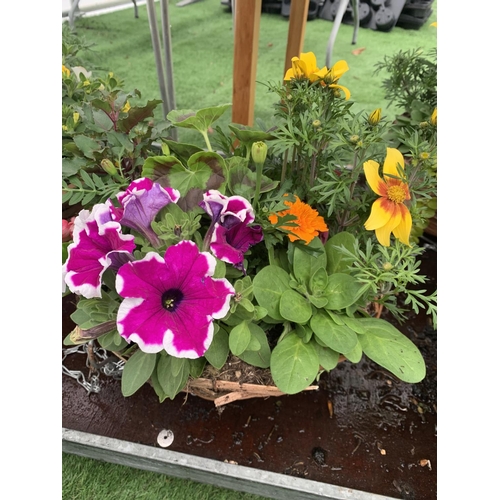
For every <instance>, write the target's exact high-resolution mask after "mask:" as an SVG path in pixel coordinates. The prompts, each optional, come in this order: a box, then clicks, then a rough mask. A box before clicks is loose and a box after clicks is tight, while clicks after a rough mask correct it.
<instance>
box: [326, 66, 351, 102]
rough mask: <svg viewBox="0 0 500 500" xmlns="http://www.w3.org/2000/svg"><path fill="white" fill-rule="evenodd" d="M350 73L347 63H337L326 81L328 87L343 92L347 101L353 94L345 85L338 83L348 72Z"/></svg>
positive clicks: (327, 75)
mask: <svg viewBox="0 0 500 500" xmlns="http://www.w3.org/2000/svg"><path fill="white" fill-rule="evenodd" d="M346 71H349V66H348V65H347V62H346V61H344V60H342V61H337V62H336V63H335V64H334V65H333V66H332V67H331V68H330V69H329V70H328V71H327V72H326V74H325V76H324V80H325V82H326V83H327V85H328V86H329V87H330V88H331V89H333V90H336V89H338V90H342V92H344V94H345V99H346V101H348V100H349V98H350V97H351V92H350V91H349V89H348V88H347V87H344V86H343V85H339V84H338V81H339V80H340V77H341V76H342V75H343V74H344V73H345V72H346Z"/></svg>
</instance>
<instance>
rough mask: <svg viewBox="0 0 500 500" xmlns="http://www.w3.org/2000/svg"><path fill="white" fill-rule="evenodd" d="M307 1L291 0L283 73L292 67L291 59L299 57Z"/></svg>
mask: <svg viewBox="0 0 500 500" xmlns="http://www.w3.org/2000/svg"><path fill="white" fill-rule="evenodd" d="M308 12H309V0H292V1H291V2H290V19H289V24H288V41H287V45H286V56H285V71H284V72H283V76H285V73H286V72H287V70H288V69H290V68H291V67H292V57H294V56H297V57H299V56H300V53H301V52H302V47H303V45H304V36H305V34H306V24H307V14H308Z"/></svg>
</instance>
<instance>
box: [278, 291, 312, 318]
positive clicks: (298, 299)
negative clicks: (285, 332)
mask: <svg viewBox="0 0 500 500" xmlns="http://www.w3.org/2000/svg"><path fill="white" fill-rule="evenodd" d="M279 311H280V314H281V316H283V318H285V319H286V320H288V321H291V322H293V323H299V324H304V323H307V322H308V321H309V318H310V317H311V315H312V307H311V304H310V302H309V301H308V300H307V299H306V298H305V297H304V296H303V295H301V294H300V293H298V292H296V291H295V290H285V291H284V292H283V293H282V294H281V298H280V309H279Z"/></svg>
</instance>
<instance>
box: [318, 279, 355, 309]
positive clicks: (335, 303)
mask: <svg viewBox="0 0 500 500" xmlns="http://www.w3.org/2000/svg"><path fill="white" fill-rule="evenodd" d="M360 289H361V285H360V284H359V283H358V282H357V280H356V278H354V277H353V276H350V275H349V274H344V273H335V274H331V275H330V276H328V285H327V287H326V290H325V297H326V298H327V299H328V304H327V305H326V306H325V307H326V308H327V309H332V310H334V311H339V310H341V309H345V308H346V307H349V306H350V305H351V304H354V302H356V300H357V299H358V294H359V291H360Z"/></svg>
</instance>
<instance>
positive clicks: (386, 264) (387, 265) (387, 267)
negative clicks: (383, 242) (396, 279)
mask: <svg viewBox="0 0 500 500" xmlns="http://www.w3.org/2000/svg"><path fill="white" fill-rule="evenodd" d="M382 267H383V269H384V271H390V270H391V269H392V268H393V267H394V266H393V265H392V264H391V263H390V262H384V263H383V264H382Z"/></svg>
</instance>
